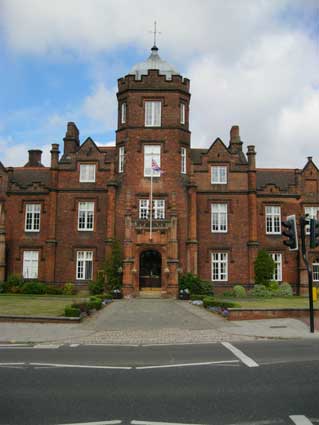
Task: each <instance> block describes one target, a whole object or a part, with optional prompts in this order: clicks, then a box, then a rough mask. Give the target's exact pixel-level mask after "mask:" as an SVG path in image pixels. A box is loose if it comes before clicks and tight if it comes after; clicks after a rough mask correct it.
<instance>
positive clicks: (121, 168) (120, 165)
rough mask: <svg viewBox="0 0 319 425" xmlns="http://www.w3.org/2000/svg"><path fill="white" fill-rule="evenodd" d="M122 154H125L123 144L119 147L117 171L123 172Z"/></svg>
mask: <svg viewBox="0 0 319 425" xmlns="http://www.w3.org/2000/svg"><path fill="white" fill-rule="evenodd" d="M124 155H125V151H124V146H121V147H120V148H119V173H123V171H124Z"/></svg>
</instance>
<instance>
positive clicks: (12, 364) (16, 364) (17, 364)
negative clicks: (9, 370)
mask: <svg viewBox="0 0 319 425" xmlns="http://www.w3.org/2000/svg"><path fill="white" fill-rule="evenodd" d="M23 364H25V363H24V362H22V363H21V362H20V363H0V366H21V365H23Z"/></svg>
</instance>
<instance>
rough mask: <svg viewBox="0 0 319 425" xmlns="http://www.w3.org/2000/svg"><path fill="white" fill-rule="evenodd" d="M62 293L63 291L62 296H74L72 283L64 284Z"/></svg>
mask: <svg viewBox="0 0 319 425" xmlns="http://www.w3.org/2000/svg"><path fill="white" fill-rule="evenodd" d="M62 291H63V295H74V294H75V285H74V283H65V284H64V286H63V290H62Z"/></svg>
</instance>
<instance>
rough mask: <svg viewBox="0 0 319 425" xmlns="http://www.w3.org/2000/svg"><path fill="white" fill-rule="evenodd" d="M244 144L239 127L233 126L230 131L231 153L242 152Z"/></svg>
mask: <svg viewBox="0 0 319 425" xmlns="http://www.w3.org/2000/svg"><path fill="white" fill-rule="evenodd" d="M242 145H243V142H242V141H241V140H240V135H239V126H238V125H233V126H232V128H231V129H230V141H229V148H230V151H231V153H237V152H241V151H242Z"/></svg>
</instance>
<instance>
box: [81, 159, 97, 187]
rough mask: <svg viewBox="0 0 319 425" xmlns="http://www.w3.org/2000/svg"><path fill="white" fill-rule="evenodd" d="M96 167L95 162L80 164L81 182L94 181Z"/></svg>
mask: <svg viewBox="0 0 319 425" xmlns="http://www.w3.org/2000/svg"><path fill="white" fill-rule="evenodd" d="M95 168H96V167H95V164H80V183H94V182H95Z"/></svg>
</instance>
